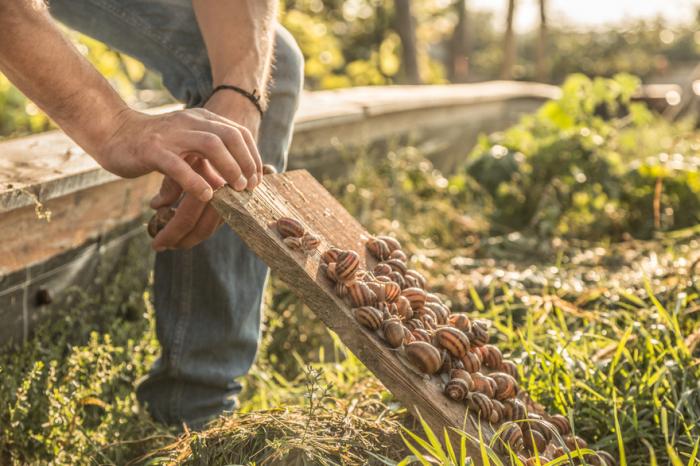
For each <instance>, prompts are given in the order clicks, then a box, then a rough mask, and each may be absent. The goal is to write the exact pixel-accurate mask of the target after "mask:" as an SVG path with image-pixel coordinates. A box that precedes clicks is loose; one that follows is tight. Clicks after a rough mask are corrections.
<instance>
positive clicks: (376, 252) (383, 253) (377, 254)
mask: <svg viewBox="0 0 700 466" xmlns="http://www.w3.org/2000/svg"><path fill="white" fill-rule="evenodd" d="M365 246H366V247H367V250H368V251H369V253H370V254H372V256H373V257H374V258H375V259H377V260H380V261H383V260H385V259H388V258H389V254H390V253H391V251H390V250H389V246H388V245H387V244H386V242H385V241H384V240H381V239H379V238H375V237H371V238H370V239H368V240H367V243H366V244H365Z"/></svg>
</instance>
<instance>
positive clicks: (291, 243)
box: [282, 236, 301, 249]
mask: <svg viewBox="0 0 700 466" xmlns="http://www.w3.org/2000/svg"><path fill="white" fill-rule="evenodd" d="M282 242H283V243H284V244H285V245H286V246H287V247H288V248H289V249H301V238H297V237H296V236H287V237H286V238H283V239H282Z"/></svg>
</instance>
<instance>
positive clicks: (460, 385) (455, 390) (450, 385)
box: [445, 379, 469, 401]
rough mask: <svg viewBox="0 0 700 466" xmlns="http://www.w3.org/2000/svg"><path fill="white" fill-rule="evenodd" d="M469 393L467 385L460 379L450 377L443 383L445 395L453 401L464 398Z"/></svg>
mask: <svg viewBox="0 0 700 466" xmlns="http://www.w3.org/2000/svg"><path fill="white" fill-rule="evenodd" d="M468 394H469V387H468V386H467V383H466V382H465V381H464V380H462V379H451V380H450V381H449V382H447V385H445V395H447V396H448V397H449V398H451V399H453V400H455V401H462V400H464V399H465V398H466V397H467V395H468Z"/></svg>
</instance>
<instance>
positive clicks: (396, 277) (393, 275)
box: [384, 264, 408, 290]
mask: <svg viewBox="0 0 700 466" xmlns="http://www.w3.org/2000/svg"><path fill="white" fill-rule="evenodd" d="M384 265H386V264H384ZM387 267H388V266H387ZM387 277H389V278H390V279H391V281H392V282H394V283H396V284H397V285H399V286H400V287H401V289H402V290H403V289H404V288H408V286H407V284H406V279H405V278H403V275H401V273H399V272H394V271H393V270H392V271H391V272H389V275H387Z"/></svg>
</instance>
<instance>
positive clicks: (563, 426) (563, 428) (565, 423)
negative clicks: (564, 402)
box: [547, 414, 571, 435]
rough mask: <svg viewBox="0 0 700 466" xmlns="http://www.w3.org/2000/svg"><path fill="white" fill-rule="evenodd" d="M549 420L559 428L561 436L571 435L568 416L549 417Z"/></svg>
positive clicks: (556, 415)
mask: <svg viewBox="0 0 700 466" xmlns="http://www.w3.org/2000/svg"><path fill="white" fill-rule="evenodd" d="M547 420H548V421H549V422H550V423H551V424H552V425H553V426H554V427H556V428H557V430H558V431H559V433H560V434H561V435H569V434H570V433H571V424H570V423H569V419H568V418H567V417H566V416H562V415H561V414H555V415H554V416H549V417H548V418H547Z"/></svg>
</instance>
